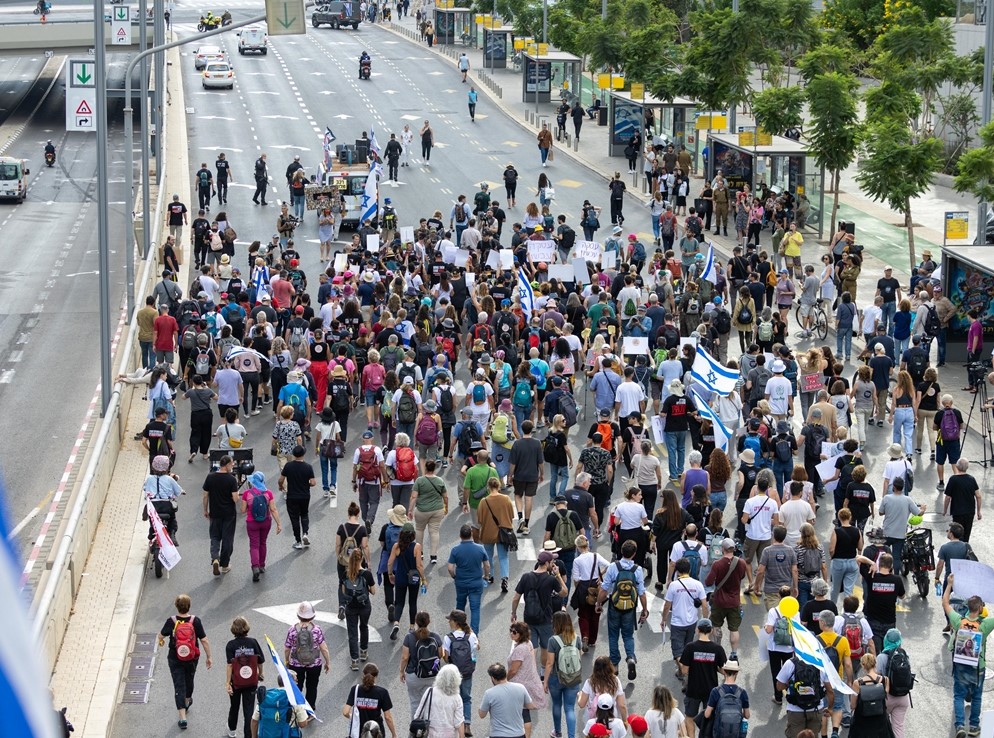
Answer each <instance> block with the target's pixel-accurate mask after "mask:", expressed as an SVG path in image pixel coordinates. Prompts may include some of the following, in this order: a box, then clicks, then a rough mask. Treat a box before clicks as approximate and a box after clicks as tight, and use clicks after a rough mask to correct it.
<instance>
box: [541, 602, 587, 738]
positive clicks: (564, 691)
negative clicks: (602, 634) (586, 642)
mask: <svg viewBox="0 0 994 738" xmlns="http://www.w3.org/2000/svg"><path fill="white" fill-rule="evenodd" d="M582 645H583V643H582V641H581V640H580V637H579V636H578V635H577V634H576V631H574V630H573V619H572V618H571V617H570V616H569V614H568V613H566V612H562V611H560V612H556V613H553V614H552V638H550V639H549V647H548V650H547V651H546V653H545V670H544V674H545V679H544V681H545V691H546V692H547V693H548V694H549V695H550V696H551V697H552V724H553V726H554V728H553V732H554V733H555V734H556V736H558V737H559V738H561V736H562V734H563V732H562V715H563V713H565V715H566V738H576V696H577V694H578V693H579V691H580V684H579V683H577V684H573V685H571V686H565V685H563V683H562V681H561V680H560V677H559V669H558V659H559V652H560V651H561V650H562V649H563V648H566V647H567V646H572V647H575V648H576V649H577V651H578V652H579V651H580V650H581V648H582Z"/></svg>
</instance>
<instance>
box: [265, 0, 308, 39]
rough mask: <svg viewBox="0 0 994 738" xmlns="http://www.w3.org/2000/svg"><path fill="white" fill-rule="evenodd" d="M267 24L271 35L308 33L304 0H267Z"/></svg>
mask: <svg viewBox="0 0 994 738" xmlns="http://www.w3.org/2000/svg"><path fill="white" fill-rule="evenodd" d="M266 24H267V25H268V26H269V35H270V36H301V35H304V34H306V33H307V23H306V18H305V17H304V0H266Z"/></svg>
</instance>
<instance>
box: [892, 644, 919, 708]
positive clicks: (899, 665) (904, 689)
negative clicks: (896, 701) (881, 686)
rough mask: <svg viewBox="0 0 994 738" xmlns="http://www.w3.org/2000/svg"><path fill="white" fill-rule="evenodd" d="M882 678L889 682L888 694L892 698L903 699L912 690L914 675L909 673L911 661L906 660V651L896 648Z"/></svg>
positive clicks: (911, 672)
mask: <svg viewBox="0 0 994 738" xmlns="http://www.w3.org/2000/svg"><path fill="white" fill-rule="evenodd" d="M884 676H886V677H887V679H888V681H889V682H890V694H891V696H893V697H903V696H904V695H906V694H909V693H910V692H911V690H912V689H914V686H915V673H914V672H913V671H911V659H910V658H908V652H907V651H905V650H904V649H903V648H897V649H895V650H894V651H893V652H892V653H891V655H890V659H888V661H887V673H886V674H885V675H884Z"/></svg>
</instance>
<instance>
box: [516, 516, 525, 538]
mask: <svg viewBox="0 0 994 738" xmlns="http://www.w3.org/2000/svg"><path fill="white" fill-rule="evenodd" d="M524 528H525V519H524V518H521V519H520V520H518V534H519V535H520V534H521V532H522V531H523V530H524Z"/></svg>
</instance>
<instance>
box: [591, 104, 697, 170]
mask: <svg viewBox="0 0 994 738" xmlns="http://www.w3.org/2000/svg"><path fill="white" fill-rule="evenodd" d="M608 108H609V110H608V124H609V125H610V126H611V135H610V136H609V137H608V144H607V146H608V149H607V154H608V156H624V155H625V147H626V146H628V142H629V141H630V140H631V138H632V134H633V133H634V132H635V131H641V130H644V128H645V125H644V121H645V113H646V110H647V109H652V110H653V116H654V118H655V121H656V124H655V125H656V131H657V132H659V133H660V134H662V135H660V136H658V137H656V138H655V139H654V140H655V141H656V142H657V143H673V144H674V145H675V146H676V148H677V149H679V148H680V145H681V144H684V145H686V146H687V147H688V149H691V150H692V151H694V153H695V159H696V145H697V136H696V135H695V134H696V132H695V131H694V116H693V114H692V113H691V112H690V111H692V110H694V109H696V108H697V103H695V102H694V101H693V100H687V99H686V98H682V97H677V98H674V99H673V100H659V99H658V98H655V97H652V95H645V96H644V97H639V98H634V99H633V98H632V93H631V92H629V91H627V90H611V92H610V96H609V100H608ZM657 111H658V112H657ZM692 147H693V148H692Z"/></svg>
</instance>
